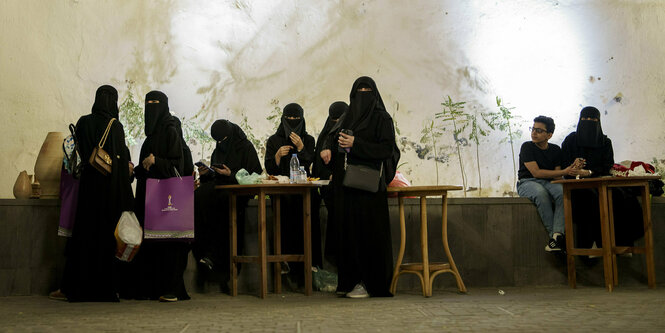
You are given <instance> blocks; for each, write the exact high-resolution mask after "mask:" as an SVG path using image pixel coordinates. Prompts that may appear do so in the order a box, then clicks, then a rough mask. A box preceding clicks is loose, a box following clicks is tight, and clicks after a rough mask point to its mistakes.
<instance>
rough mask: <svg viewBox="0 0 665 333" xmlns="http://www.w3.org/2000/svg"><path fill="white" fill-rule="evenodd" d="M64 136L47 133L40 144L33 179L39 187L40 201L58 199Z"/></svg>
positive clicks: (57, 133)
mask: <svg viewBox="0 0 665 333" xmlns="http://www.w3.org/2000/svg"><path fill="white" fill-rule="evenodd" d="M64 139H65V134H64V133H62V132H49V133H48V134H47V135H46V139H45V140H44V143H43V144H42V148H41V149H40V150H39V155H37V161H36V162H35V178H36V179H39V183H40V185H41V196H40V198H41V199H57V198H59V197H60V169H61V168H62V158H63V157H64V152H63V151H62V141H63V140H64Z"/></svg>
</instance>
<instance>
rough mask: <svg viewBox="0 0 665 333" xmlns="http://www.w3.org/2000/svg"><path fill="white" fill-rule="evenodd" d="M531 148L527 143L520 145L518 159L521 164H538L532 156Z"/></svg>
mask: <svg viewBox="0 0 665 333" xmlns="http://www.w3.org/2000/svg"><path fill="white" fill-rule="evenodd" d="M531 147H532V145H530V144H529V141H527V142H525V143H523V144H522V148H520V155H519V159H520V162H521V163H522V164H524V163H527V162H534V161H535V162H538V161H537V160H536V157H535V156H534V153H533V149H531Z"/></svg>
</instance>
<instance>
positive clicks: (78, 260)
mask: <svg viewBox="0 0 665 333" xmlns="http://www.w3.org/2000/svg"><path fill="white" fill-rule="evenodd" d="M117 103H118V92H117V91H116V90H115V88H113V87H111V86H108V85H107V86H101V87H99V89H97V94H96V97H95V103H94V104H93V106H92V113H91V114H89V115H86V116H83V117H81V118H80V119H79V121H78V123H76V138H77V143H76V144H77V147H78V150H79V152H80V154H81V162H82V163H83V168H82V171H81V178H80V183H79V184H80V185H79V196H78V206H77V209H76V222H75V224H74V230H73V232H72V237H71V238H70V239H69V240H68V242H67V246H66V250H65V255H66V262H65V270H64V274H63V281H62V288H61V292H60V291H56V292H53V293H52V295H51V296H52V297H54V298H63V297H66V298H67V299H68V300H69V301H72V302H76V301H109V302H117V301H118V296H117V294H116V293H117V290H116V287H115V281H116V278H117V273H116V271H115V269H114V265H115V261H116V259H115V247H116V244H115V238H114V237H113V232H114V230H115V227H116V225H117V223H118V219H119V218H120V215H121V214H122V212H123V211H131V210H132V204H133V200H134V197H133V194H132V188H131V184H130V183H131V180H130V177H131V176H130V174H131V173H132V166H131V164H130V162H129V160H130V158H129V150H128V149H127V146H126V145H125V133H124V130H123V127H122V124H121V123H120V122H119V121H118V120H117V119H118V104H117ZM112 118H115V119H116V120H115V121H113V123H112V124H111V128H110V130H109V134H108V137H107V139H106V143H105V144H104V146H103V149H104V150H105V151H106V152H107V153H108V154H109V156H110V157H111V159H112V164H111V169H112V170H111V174H109V175H103V174H102V173H101V172H99V171H97V169H95V168H93V167H92V166H91V165H90V164H89V163H88V160H89V159H90V155H91V154H92V150H93V149H94V148H95V147H96V146H97V145H98V144H99V141H100V139H101V137H102V135H103V134H104V132H105V130H106V128H107V126H108V124H109V121H110V120H111V119H112ZM63 294H64V295H63Z"/></svg>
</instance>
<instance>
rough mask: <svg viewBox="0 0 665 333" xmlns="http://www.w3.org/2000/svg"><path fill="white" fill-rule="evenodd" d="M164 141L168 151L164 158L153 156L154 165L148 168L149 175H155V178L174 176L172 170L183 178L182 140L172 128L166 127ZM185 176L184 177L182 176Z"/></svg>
mask: <svg viewBox="0 0 665 333" xmlns="http://www.w3.org/2000/svg"><path fill="white" fill-rule="evenodd" d="M166 131H167V135H166V136H165V141H166V143H165V144H167V146H166V147H168V149H167V150H166V151H165V153H164V156H155V164H154V165H153V166H152V167H150V171H149V174H150V175H155V176H157V177H155V178H164V177H173V176H175V173H174V171H173V170H174V168H175V169H176V170H178V173H179V174H180V175H181V176H183V169H184V165H185V163H184V158H183V156H182V140H181V139H180V135H178V132H177V131H176V129H175V128H174V127H167V129H166ZM184 176H186V175H184Z"/></svg>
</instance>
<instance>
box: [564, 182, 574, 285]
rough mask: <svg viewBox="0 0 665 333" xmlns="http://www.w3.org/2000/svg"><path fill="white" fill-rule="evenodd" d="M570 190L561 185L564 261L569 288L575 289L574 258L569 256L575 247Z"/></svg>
mask: <svg viewBox="0 0 665 333" xmlns="http://www.w3.org/2000/svg"><path fill="white" fill-rule="evenodd" d="M570 195H571V190H570V188H568V186H566V185H563V213H564V222H565V230H566V261H567V264H568V285H569V286H570V287H571V288H577V282H576V278H575V256H573V255H572V254H570V252H571V251H572V249H573V248H574V247H575V235H574V234H573V233H574V232H573V207H572V206H571V204H572V202H571V200H570Z"/></svg>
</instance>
